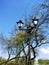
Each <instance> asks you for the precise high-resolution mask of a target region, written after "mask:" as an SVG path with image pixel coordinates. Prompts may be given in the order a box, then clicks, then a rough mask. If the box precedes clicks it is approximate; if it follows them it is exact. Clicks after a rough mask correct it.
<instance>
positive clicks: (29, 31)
mask: <svg viewBox="0 0 49 65" xmlns="http://www.w3.org/2000/svg"><path fill="white" fill-rule="evenodd" d="M32 20H33V24H34V26H31V25H28V26H27V29H22V26H23V24H24V23H23V22H22V21H21V20H19V21H18V22H16V23H17V24H18V27H19V30H24V31H27V34H28V35H29V36H28V40H27V41H28V63H27V64H28V65H31V56H30V33H31V31H32V29H34V28H36V25H37V21H38V19H37V18H36V17H34V19H32Z"/></svg>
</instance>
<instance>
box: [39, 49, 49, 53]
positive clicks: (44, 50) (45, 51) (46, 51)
mask: <svg viewBox="0 0 49 65" xmlns="http://www.w3.org/2000/svg"><path fill="white" fill-rule="evenodd" d="M40 51H41V52H42V53H43V54H49V48H41V49H40Z"/></svg>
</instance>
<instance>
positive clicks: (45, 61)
mask: <svg viewBox="0 0 49 65" xmlns="http://www.w3.org/2000/svg"><path fill="white" fill-rule="evenodd" d="M38 61H39V64H40V65H43V64H44V65H49V60H42V59H40V60H38Z"/></svg>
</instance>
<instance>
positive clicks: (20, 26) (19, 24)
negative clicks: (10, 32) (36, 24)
mask: <svg viewBox="0 0 49 65" xmlns="http://www.w3.org/2000/svg"><path fill="white" fill-rule="evenodd" d="M17 24H18V27H19V29H21V28H22V26H23V24H24V23H23V22H22V21H21V20H19V21H18V22H17Z"/></svg>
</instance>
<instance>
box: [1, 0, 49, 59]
mask: <svg viewBox="0 0 49 65" xmlns="http://www.w3.org/2000/svg"><path fill="white" fill-rule="evenodd" d="M42 1H43V0H0V33H3V34H4V35H6V36H8V33H9V32H10V31H12V29H13V27H14V25H15V24H16V21H18V20H19V19H21V20H23V19H24V17H25V9H26V14H27V16H28V15H30V14H31V13H32V8H33V7H34V6H37V5H38V4H39V3H41V2H42ZM47 47H48V46H47ZM47 47H46V46H45V48H44V47H42V48H40V51H41V53H40V54H39V57H43V58H46V57H48V58H49V52H48V51H49V48H47ZM43 51H44V52H43ZM45 51H46V52H45ZM2 54H3V53H2V51H0V56H1V55H2ZM42 54H43V55H42ZM47 54H48V55H47ZM4 55H5V54H3V55H2V56H3V57H4ZM44 55H45V56H44ZM6 56H7V55H6Z"/></svg>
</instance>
